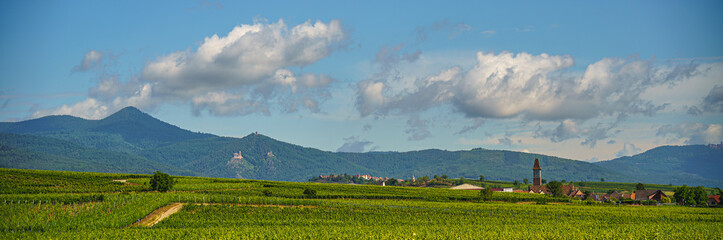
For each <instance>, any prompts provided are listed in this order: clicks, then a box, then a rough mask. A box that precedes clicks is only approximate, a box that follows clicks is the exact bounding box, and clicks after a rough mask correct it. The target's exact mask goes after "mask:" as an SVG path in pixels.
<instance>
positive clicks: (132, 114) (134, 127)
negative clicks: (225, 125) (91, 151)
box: [0, 107, 216, 150]
mask: <svg viewBox="0 0 723 240" xmlns="http://www.w3.org/2000/svg"><path fill="white" fill-rule="evenodd" d="M0 132H8V133H19V134H33V135H41V136H50V137H55V138H59V139H64V140H69V141H75V142H79V143H82V144H88V145H91V146H93V145H98V144H97V142H96V141H101V142H108V143H107V144H110V145H112V144H117V145H123V146H125V145H128V144H130V145H133V146H134V147H131V148H132V149H146V148H154V147H157V146H161V145H167V144H171V143H175V142H181V141H186V140H189V139H197V138H208V137H216V136H215V135H212V134H206V133H195V132H191V131H188V130H185V129H181V128H179V127H177V126H174V125H171V124H168V123H166V122H163V121H161V120H158V119H156V118H154V117H152V116H151V115H148V114H146V113H144V112H142V111H140V110H138V109H137V108H135V107H125V108H123V109H121V110H120V111H118V112H116V113H114V114H111V115H110V116H108V117H106V118H103V119H101V120H88V119H82V118H78V117H73V116H67V115H62V116H47V117H42V118H38V119H32V120H27V121H21V122H14V123H9V122H4V123H1V124H0ZM114 138H121V139H122V141H123V142H117V141H115V140H114ZM108 139H111V140H113V141H108ZM101 148H108V149H114V147H113V146H108V147H102V146H101ZM115 150H118V149H115Z"/></svg>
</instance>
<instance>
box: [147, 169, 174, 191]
mask: <svg viewBox="0 0 723 240" xmlns="http://www.w3.org/2000/svg"><path fill="white" fill-rule="evenodd" d="M173 183H174V182H173V178H172V177H171V175H168V174H166V173H162V172H160V171H156V172H155V173H154V174H153V176H152V177H151V181H150V184H151V190H153V191H159V192H166V191H168V190H170V189H171V188H172V187H173Z"/></svg>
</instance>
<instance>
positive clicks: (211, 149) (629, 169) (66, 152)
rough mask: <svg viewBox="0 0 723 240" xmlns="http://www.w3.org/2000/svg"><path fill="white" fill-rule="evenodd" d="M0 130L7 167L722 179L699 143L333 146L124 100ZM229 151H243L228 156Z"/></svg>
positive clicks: (277, 175) (246, 174)
mask: <svg viewBox="0 0 723 240" xmlns="http://www.w3.org/2000/svg"><path fill="white" fill-rule="evenodd" d="M0 132H4V133H3V134H1V135H0V144H2V145H1V146H0V147H2V154H3V155H2V159H0V167H8V168H32V169H49V170H50V169H52V170H73V171H98V172H116V173H150V172H152V171H154V170H162V171H165V172H169V173H172V174H177V175H191V176H208V177H225V178H250V179H266V180H283V181H306V180H307V179H309V178H311V177H313V176H318V175H323V174H341V173H348V174H370V175H372V176H380V177H394V178H405V179H406V178H411V177H412V175H414V176H417V177H421V176H433V175H435V174H436V175H442V174H446V175H448V176H450V177H452V178H457V177H465V178H478V177H479V175H484V176H485V177H486V178H487V179H490V180H506V181H514V180H518V181H521V180H522V179H524V178H527V179H531V178H532V176H531V175H532V170H531V168H532V163H533V161H534V159H535V158H538V159H540V163H541V165H542V168H543V171H542V177H543V178H544V179H547V180H563V179H564V180H567V181H598V180H599V179H600V178H605V179H606V180H608V181H617V182H646V183H661V184H667V183H673V184H688V185H706V186H721V185H723V184H721V182H723V181H721V180H722V179H720V175H716V171H718V170H719V169H721V163H720V161H721V159H723V157H721V154H720V151H721V150H717V152H716V151H711V149H709V148H707V147H704V146H688V147H663V148H661V149H664V150H665V149H667V150H665V151H662V150H655V151H653V150H651V151H649V152H646V153H643V154H640V155H636V156H633V157H631V158H621V159H615V160H611V161H607V162H600V163H595V164H593V163H588V162H583V161H576V160H570V159H564V158H558V157H554V156H546V155H540V154H529V153H521V152H511V151H499V150H487V149H481V148H477V149H472V150H464V151H444V150H436V149H430V150H421V151H411V152H370V153H335V152H328V151H321V150H318V149H313V148H306V147H302V146H298V145H294V144H289V143H285V142H281V141H277V140H275V139H273V138H270V137H267V136H264V135H261V134H250V135H248V136H246V137H243V138H230V137H218V136H215V135H211V134H204V133H195V132H191V131H188V130H184V129H181V128H178V127H176V126H173V125H171V124H168V123H165V122H163V121H160V120H158V119H155V118H153V117H151V116H150V115H148V114H146V113H143V112H141V111H139V110H138V109H136V108H133V107H127V108H124V109H123V110H121V111H119V112H117V113H115V114H113V115H110V116H108V117H107V118H104V119H102V120H85V119H81V118H76V117H71V116H49V117H44V118H39V119H33V120H28V121H22V122H15V123H0ZM238 152H240V153H241V156H243V159H236V158H233V156H234V153H238ZM653 153H655V154H653ZM686 156H687V158H685V157H686ZM706 159H707V160H706ZM710 159H713V160H710ZM716 160H717V161H716Z"/></svg>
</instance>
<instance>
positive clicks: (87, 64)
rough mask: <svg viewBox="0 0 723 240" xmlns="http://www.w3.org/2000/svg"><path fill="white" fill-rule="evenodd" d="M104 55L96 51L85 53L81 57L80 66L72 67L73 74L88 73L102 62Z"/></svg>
mask: <svg viewBox="0 0 723 240" xmlns="http://www.w3.org/2000/svg"><path fill="white" fill-rule="evenodd" d="M103 55H105V54H104V53H102V52H100V51H97V50H90V51H88V52H87V53H85V56H84V57H83V60H82V61H81V62H80V64H78V65H76V66H74V67H73V70H72V71H73V72H83V71H88V70H90V69H92V68H94V67H96V66H98V64H99V63H100V62H101V60H103Z"/></svg>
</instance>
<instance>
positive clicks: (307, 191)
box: [304, 188, 316, 197]
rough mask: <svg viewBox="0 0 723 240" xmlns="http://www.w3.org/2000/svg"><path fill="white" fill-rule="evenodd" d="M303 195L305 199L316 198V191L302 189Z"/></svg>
mask: <svg viewBox="0 0 723 240" xmlns="http://www.w3.org/2000/svg"><path fill="white" fill-rule="evenodd" d="M304 195H306V196H307V197H313V196H316V190H314V189H311V188H307V189H304Z"/></svg>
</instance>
